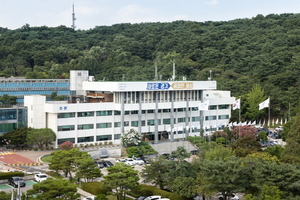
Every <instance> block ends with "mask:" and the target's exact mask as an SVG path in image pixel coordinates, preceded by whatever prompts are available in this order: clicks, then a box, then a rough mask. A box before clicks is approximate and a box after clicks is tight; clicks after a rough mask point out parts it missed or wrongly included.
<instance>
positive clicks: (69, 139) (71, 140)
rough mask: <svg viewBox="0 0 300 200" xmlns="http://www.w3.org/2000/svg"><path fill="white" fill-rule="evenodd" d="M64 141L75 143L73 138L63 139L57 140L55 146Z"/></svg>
mask: <svg viewBox="0 0 300 200" xmlns="http://www.w3.org/2000/svg"><path fill="white" fill-rule="evenodd" d="M66 141H70V142H72V143H73V144H74V143H75V138H63V139H57V144H58V145H60V144H62V143H64V142H66Z"/></svg>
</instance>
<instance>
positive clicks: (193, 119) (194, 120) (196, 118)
mask: <svg viewBox="0 0 300 200" xmlns="http://www.w3.org/2000/svg"><path fill="white" fill-rule="evenodd" d="M199 121H200V117H192V122H199Z"/></svg>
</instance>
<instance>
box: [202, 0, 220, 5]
mask: <svg viewBox="0 0 300 200" xmlns="http://www.w3.org/2000/svg"><path fill="white" fill-rule="evenodd" d="M204 3H205V4H207V5H217V4H219V1H217V0H211V1H206V2H204Z"/></svg>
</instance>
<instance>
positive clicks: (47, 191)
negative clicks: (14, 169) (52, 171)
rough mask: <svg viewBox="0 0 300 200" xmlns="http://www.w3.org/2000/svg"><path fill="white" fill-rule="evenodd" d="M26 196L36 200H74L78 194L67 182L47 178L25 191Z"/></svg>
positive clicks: (73, 186) (72, 185) (75, 188)
mask: <svg viewBox="0 0 300 200" xmlns="http://www.w3.org/2000/svg"><path fill="white" fill-rule="evenodd" d="M27 196H29V197H32V198H33V199H37V200H44V199H49V200H50V199H57V200H76V199H78V198H79V197H80V194H78V193H77V187H76V186H75V185H74V184H72V183H71V182H69V181H68V180H64V179H52V178H48V179H47V180H45V181H42V182H40V183H37V184H34V185H33V186H32V189H30V190H28V191H27Z"/></svg>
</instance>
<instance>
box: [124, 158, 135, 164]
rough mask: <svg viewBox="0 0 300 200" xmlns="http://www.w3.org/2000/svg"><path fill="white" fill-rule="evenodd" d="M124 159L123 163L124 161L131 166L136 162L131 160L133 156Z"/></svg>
mask: <svg viewBox="0 0 300 200" xmlns="http://www.w3.org/2000/svg"><path fill="white" fill-rule="evenodd" d="M125 160H126V162H125V163H126V164H127V165H131V166H134V165H136V163H135V161H134V160H133V158H126V159H125Z"/></svg>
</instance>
